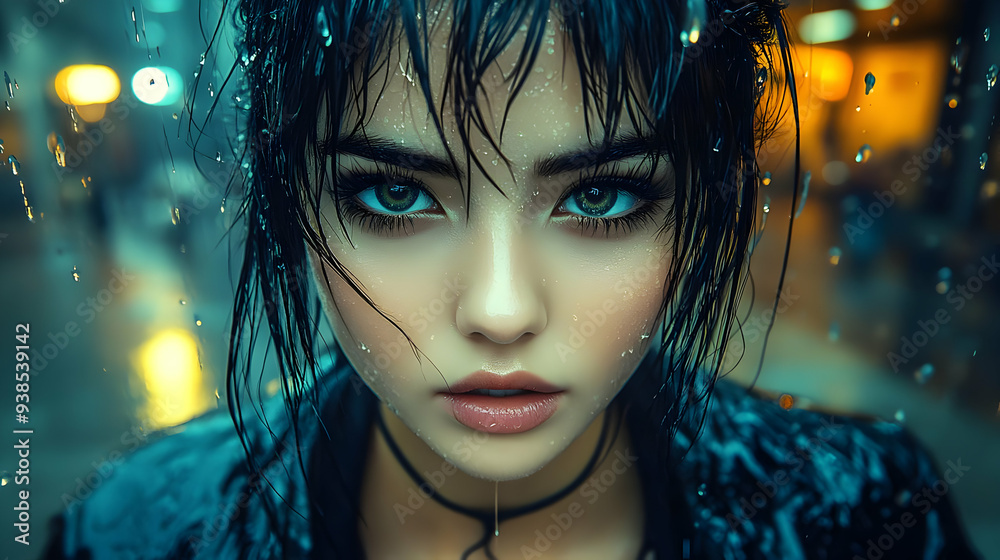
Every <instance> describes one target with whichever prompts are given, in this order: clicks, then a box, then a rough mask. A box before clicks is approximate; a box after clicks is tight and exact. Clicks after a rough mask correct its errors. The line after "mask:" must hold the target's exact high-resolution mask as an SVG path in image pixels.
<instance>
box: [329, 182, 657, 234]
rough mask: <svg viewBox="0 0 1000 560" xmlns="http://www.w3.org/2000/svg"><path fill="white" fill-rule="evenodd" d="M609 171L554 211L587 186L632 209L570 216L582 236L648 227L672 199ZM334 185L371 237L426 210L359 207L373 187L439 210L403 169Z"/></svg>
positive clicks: (350, 215) (349, 214)
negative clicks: (609, 191)
mask: <svg viewBox="0 0 1000 560" xmlns="http://www.w3.org/2000/svg"><path fill="white" fill-rule="evenodd" d="M611 171H612V174H607V175H600V176H595V177H587V178H584V179H582V180H581V181H580V182H578V183H577V184H576V185H575V186H574V187H573V188H571V189H570V190H569V191H568V192H567V193H566V194H565V195H564V196H563V197H562V198H561V199H560V200H559V203H558V204H557V205H556V208H557V209H558V208H561V207H562V206H563V205H564V204H565V203H566V201H567V200H569V198H570V197H571V196H572V195H573V194H574V193H577V192H579V191H581V190H583V189H585V188H587V187H591V186H599V187H602V188H614V189H615V190H616V191H618V192H625V193H628V194H629V195H631V196H634V197H635V198H636V206H635V207H634V208H633V209H631V210H630V211H629V212H628V213H627V214H624V215H620V216H613V217H610V218H597V217H593V216H581V215H579V214H572V217H573V219H574V220H575V221H576V222H577V226H576V227H577V228H579V229H581V230H583V231H584V232H591V236H593V235H596V234H597V232H598V231H599V230H600V229H601V228H603V229H604V236H605V237H610V236H611V231H612V229H614V231H616V232H617V231H618V230H619V229H622V230H624V231H625V232H626V233H627V232H630V231H632V230H633V229H635V228H637V227H642V226H645V225H648V223H649V222H650V221H651V218H652V216H653V215H654V214H655V213H656V212H657V211H658V210H659V208H660V202H662V201H664V200H669V199H671V198H672V196H673V191H672V185H668V184H658V183H655V182H651V181H649V180H648V178H647V177H648V174H647V173H644V172H641V171H639V170H629V171H627V172H625V173H622V174H614V173H613V172H614V171H615V170H614V169H612V170H611ZM338 182H339V191H340V192H339V193H338V196H337V198H338V199H339V200H338V201H337V205H338V206H339V207H340V211H341V213H342V214H343V216H345V217H346V218H347V219H348V220H349V221H352V222H356V223H357V224H358V225H359V226H361V227H364V228H367V229H368V230H369V231H370V232H371V233H373V234H375V235H392V234H393V233H394V232H395V231H397V230H400V229H403V228H404V227H405V225H406V223H409V224H410V226H411V227H412V226H413V218H415V217H421V216H424V215H426V214H425V213H426V212H427V210H421V211H417V212H412V213H409V214H398V215H392V214H384V213H381V212H373V211H371V210H369V209H368V208H367V206H366V205H364V204H363V203H360V202H359V201H358V200H357V197H358V195H359V194H361V193H362V192H364V191H366V190H368V189H370V188H372V187H374V186H378V185H379V184H382V183H386V182H391V183H393V184H395V185H403V186H409V187H414V188H417V189H419V190H420V191H421V192H423V193H426V194H427V196H429V197H430V198H431V200H432V201H433V202H434V206H433V207H432V208H429V209H428V210H435V209H439V208H440V205H439V204H438V202H437V201H436V200H434V197H433V196H431V195H430V190H429V189H428V188H427V186H426V185H425V184H424V183H423V182H422V181H420V180H419V179H417V178H416V177H415V176H414V175H413V174H412V173H411V172H409V171H407V170H405V169H388V170H386V171H384V172H378V173H372V172H369V171H363V170H359V169H352V170H350V171H346V172H343V173H341V174H340V175H339V177H338Z"/></svg>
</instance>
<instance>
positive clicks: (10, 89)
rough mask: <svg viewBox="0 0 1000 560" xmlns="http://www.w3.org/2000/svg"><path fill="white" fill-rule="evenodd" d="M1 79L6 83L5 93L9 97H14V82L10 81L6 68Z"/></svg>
mask: <svg viewBox="0 0 1000 560" xmlns="http://www.w3.org/2000/svg"><path fill="white" fill-rule="evenodd" d="M3 81H4V83H6V84H7V95H8V96H9V97H10V98H11V99H14V83H13V82H12V81H11V79H10V74H8V73H7V71H6V70H4V73H3Z"/></svg>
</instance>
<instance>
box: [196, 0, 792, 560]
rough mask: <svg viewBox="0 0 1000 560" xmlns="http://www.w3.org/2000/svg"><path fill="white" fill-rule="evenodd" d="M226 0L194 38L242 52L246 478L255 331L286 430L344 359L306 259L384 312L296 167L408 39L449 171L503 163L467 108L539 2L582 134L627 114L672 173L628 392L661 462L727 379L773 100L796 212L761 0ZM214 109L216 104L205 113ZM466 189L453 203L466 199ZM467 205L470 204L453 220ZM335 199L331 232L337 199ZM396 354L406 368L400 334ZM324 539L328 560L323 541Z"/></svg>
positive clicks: (778, 10) (776, 12)
mask: <svg viewBox="0 0 1000 560" xmlns="http://www.w3.org/2000/svg"><path fill="white" fill-rule="evenodd" d="M221 3H222V8H223V13H224V14H229V15H231V16H232V19H231V20H229V21H227V19H226V17H227V16H224V17H223V18H222V20H220V22H219V26H218V27H217V28H216V29H215V30H214V31H213V32H212V34H211V35H210V36H206V40H207V41H208V42H209V47H210V48H212V47H213V46H214V45H216V44H217V43H218V42H219V41H221V39H220V37H222V36H223V34H222V33H221V31H220V30H221V29H222V28H223V27H224V25H226V24H228V23H235V28H236V29H237V30H238V31H237V37H238V38H237V41H236V56H237V60H236V63H235V64H234V65H233V67H232V69H231V71H230V72H229V73H228V75H227V77H226V78H225V84H224V85H223V87H226V86H227V85H228V86H229V87H234V88H236V89H237V91H238V93H237V95H236V98H238V99H239V101H238V102H237V109H238V112H239V137H238V143H237V149H238V156H239V157H238V161H239V162H240V163H241V164H242V166H241V167H239V168H238V170H237V173H236V174H235V175H234V179H235V180H234V182H233V183H232V184H231V188H232V187H235V188H237V189H239V190H240V192H239V193H236V194H239V195H241V196H238V197H236V198H238V200H239V217H240V218H241V220H240V221H239V222H238V223H239V224H240V226H241V228H242V229H241V230H240V231H239V233H241V234H243V235H245V241H244V242H242V243H243V245H242V248H243V251H242V263H241V265H240V266H241V268H240V273H239V281H238V284H237V287H236V294H235V302H234V310H233V314H234V317H233V323H232V330H231V333H230V334H231V345H230V348H229V353H228V362H227V397H228V401H229V405H230V412H231V414H232V415H233V419H234V422H235V423H236V426H237V430H238V431H240V434H241V437H242V439H243V442H244V447H245V448H246V450H247V453H248V457H249V458H250V465H251V468H254V465H255V460H254V442H252V441H250V440H249V439H248V438H246V437H243V436H244V430H243V427H244V422H245V418H244V410H243V407H244V399H245V398H248V397H249V398H250V399H251V404H252V405H253V407H254V410H257V411H258V414H260V410H259V409H258V408H257V405H256V404H254V401H253V399H254V398H259V397H260V396H261V395H260V380H259V377H258V376H259V375H260V372H259V370H256V369H255V367H254V361H253V354H254V352H253V349H254V347H255V345H256V341H257V339H258V336H259V331H260V329H261V328H262V327H263V328H266V329H267V332H266V334H267V339H266V340H265V343H266V344H267V349H268V352H271V351H273V352H274V360H275V364H276V365H277V369H278V373H279V376H280V380H281V391H282V394H283V396H284V398H285V403H286V407H287V410H288V413H289V415H290V417H291V418H293V419H295V422H297V421H299V420H300V419H301V418H303V416H302V415H301V413H302V411H303V410H306V411H316V410H319V406H318V404H319V403H317V402H316V399H317V396H316V393H315V391H314V390H313V389H311V388H315V387H316V386H317V378H318V376H320V375H322V368H321V367H320V365H319V364H317V358H318V357H319V356H320V355H321V354H323V353H324V352H326V351H327V350H332V351H333V352H335V353H336V354H337V356H336V359H337V360H345V359H346V358H345V357H344V356H343V355H342V351H341V350H340V349H339V347H337V345H336V344H329V341H325V340H322V337H320V336H318V333H319V332H320V328H319V325H320V324H321V322H322V321H323V311H322V309H321V306H320V303H319V299H318V296H317V289H325V288H326V287H325V286H322V287H319V288H317V287H316V286H314V285H313V284H314V283H313V281H312V276H311V274H310V271H309V267H308V263H307V254H308V249H309V248H311V249H312V250H313V251H314V252H315V254H316V255H318V256H319V258H320V259H322V261H323V262H325V263H326V264H327V265H328V266H329V267H330V268H332V270H334V271H335V272H336V273H337V274H339V275H340V276H341V277H343V278H344V280H345V281H346V282H347V283H348V284H349V285H350V286H351V287H352V288H353V289H354V290H355V291H356V292H357V293H358V294H359V295H360V296H361V297H362V298H364V300H365V301H366V302H367V303H368V304H369V305H371V306H372V307H373V308H374V309H376V310H378V311H379V313H380V314H382V316H383V317H385V318H386V320H388V321H392V320H391V319H390V318H389V317H388V316H387V315H386V314H385V313H384V312H382V311H381V310H380V309H379V308H378V306H377V302H374V301H372V300H371V299H370V298H369V297H368V296H367V295H366V294H365V292H364V290H363V287H362V286H360V285H358V283H357V282H356V281H355V280H354V278H353V277H352V276H351V273H350V271H349V270H347V269H346V268H345V267H344V266H343V265H342V264H341V263H339V262H338V261H337V259H336V258H335V256H334V255H333V253H332V252H331V251H330V249H329V247H328V246H327V244H326V235H325V233H324V232H323V231H322V228H323V225H322V224H323V223H324V221H323V220H322V219H321V215H320V205H321V200H322V199H323V196H324V194H325V193H333V197H334V198H335V199H336V198H337V196H338V189H339V185H338V184H337V178H336V177H332V178H331V177H328V176H327V174H326V173H324V170H325V163H324V164H323V165H315V164H311V163H310V162H315V161H318V162H325V161H326V160H327V159H328V158H329V157H330V156H329V155H328V154H331V153H337V145H338V142H339V141H340V140H341V139H342V138H343V136H344V135H345V134H348V133H351V132H357V130H358V128H359V127H361V126H362V123H352V122H345V113H346V110H345V109H346V107H348V106H349V104H354V105H356V107H357V109H358V113H359V114H361V115H364V114H366V112H367V108H368V107H369V105H370V104H371V103H374V102H376V100H375V99H369V97H368V93H367V92H368V87H367V86H368V85H369V82H370V81H371V80H373V79H375V78H374V76H376V75H377V74H378V73H380V72H383V71H385V68H384V67H383V66H382V65H383V64H385V63H386V62H385V61H386V60H387V59H388V58H389V53H390V52H391V50H392V49H393V48H397V46H398V41H399V40H400V39H402V40H404V41H407V43H408V44H409V45H410V46H411V49H410V52H411V56H410V60H408V61H407V62H408V64H409V67H410V68H412V76H413V77H414V79H415V81H416V82H417V83H419V85H420V86H421V88H422V90H423V92H424V94H425V96H426V101H427V103H428V106H429V107H432V108H433V109H434V110H432V111H431V114H432V115H433V119H434V124H435V126H436V127H437V130H438V133H439V134H440V135H441V138H442V144H444V145H445V146H447V143H445V142H444V130H443V129H442V125H441V122H442V117H443V116H444V115H446V114H448V112H450V113H451V115H453V116H454V117H455V120H456V122H458V123H459V125H458V131H457V132H458V133H459V135H460V137H461V139H462V141H463V144H464V146H465V148H466V149H463V150H461V151H460V152H459V153H455V152H454V151H453V150H452V149H450V148H446V149H448V156H449V157H450V158H451V159H452V162H453V163H454V164H455V166H456V167H461V166H459V165H458V164H457V162H458V161H459V158H464V160H465V166H466V169H471V168H472V166H474V165H475V166H477V167H478V168H479V169H480V170H482V171H483V172H484V173H485V174H486V175H487V177H488V175H489V174H488V173H486V170H485V169H484V168H483V166H482V165H481V163H480V162H479V160H478V159H477V156H476V154H475V153H474V151H473V150H469V149H467V147H468V139H469V138H470V134H471V131H472V130H478V131H479V132H481V133H483V134H486V135H487V137H488V138H489V139H490V140H491V141H492V142H494V148H496V149H497V151H498V153H501V154H502V151H501V150H500V149H499V143H500V140H501V139H502V131H501V138H492V136H490V135H489V132H488V131H489V130H490V129H489V127H488V126H486V125H487V120H486V118H485V117H484V116H483V113H482V112H481V111H480V108H479V106H478V102H477V99H478V96H477V93H478V92H479V91H481V89H482V87H483V84H482V83H481V82H482V77H483V75H484V73H485V72H486V71H487V69H488V68H489V67H490V65H491V63H492V62H493V61H494V59H495V58H496V57H497V55H498V54H499V53H500V52H502V51H503V50H504V49H505V48H506V47H507V46H508V45H509V44H510V43H511V40H512V38H513V37H514V36H515V35H516V34H517V33H518V32H519V31H521V30H523V29H524V28H526V30H527V31H526V32H525V33H526V40H525V42H524V47H523V49H522V52H521V55H520V58H519V60H518V64H517V67H516V70H515V72H514V75H513V76H511V80H510V84H508V86H509V87H510V89H511V90H512V91H514V92H515V93H516V92H517V91H518V90H519V89H520V87H521V85H523V83H524V80H525V79H526V78H527V76H528V75H529V72H530V71H531V69H532V67H533V65H534V61H535V59H536V56H537V55H538V54H539V50H540V48H541V46H542V44H543V39H544V38H545V37H544V36H545V28H546V21H547V18H548V15H549V14H550V13H551V12H552V11H553V10H554V11H555V13H556V14H557V15H558V17H559V21H560V22H561V24H562V28H563V29H564V30H565V33H566V35H565V36H566V40H567V46H568V47H569V49H572V52H573V53H574V54H575V59H576V63H577V65H578V68H579V73H580V76H581V80H582V84H583V98H584V115H585V118H588V119H589V118H590V115H592V114H593V115H596V117H597V123H590V122H589V121H588V130H590V128H591V125H593V124H596V126H595V127H594V128H596V129H597V130H600V131H603V135H598V137H597V140H595V139H594V138H591V142H602V141H610V140H611V138H612V136H613V133H614V132H615V131H616V130H617V129H618V127H619V125H620V124H621V123H622V122H624V121H625V120H626V119H627V120H629V121H630V122H631V124H632V125H634V126H635V127H636V128H637V129H642V130H644V131H647V132H646V135H647V136H648V138H649V139H650V141H651V143H652V144H651V151H653V152H655V153H656V154H658V155H663V156H666V157H667V158H669V161H670V162H671V163H672V165H673V173H674V176H675V177H676V178H677V182H678V185H677V188H676V190H675V193H674V197H673V200H672V204H671V207H670V211H669V212H668V214H669V218H668V222H667V223H665V224H662V226H663V232H665V235H664V242H665V243H669V244H670V249H671V252H672V255H673V259H672V264H671V267H670V270H669V272H668V275H667V277H666V278H664V279H663V281H664V285H663V288H664V294H665V296H664V299H663V302H662V305H661V308H660V310H659V314H658V316H657V317H658V319H657V322H660V321H666V322H665V324H664V328H663V330H662V339H661V340H659V341H658V342H659V344H658V345H657V347H658V349H657V350H656V353H657V355H656V356H655V357H654V358H655V359H653V360H646V361H644V362H643V367H642V369H643V370H642V371H637V372H636V373H635V375H636V376H647V381H648V380H652V384H651V385H650V386H652V387H659V389H658V390H654V391H652V392H645V393H641V394H639V393H636V394H631V395H629V396H628V398H630V399H633V400H634V401H639V400H641V401H642V402H633V403H631V404H632V405H633V406H634V407H635V408H636V409H637V410H641V411H643V413H644V414H647V415H648V417H649V425H650V426H653V427H654V428H656V427H658V428H656V429H659V430H662V431H663V433H664V434H665V435H666V436H667V437H663V438H659V441H662V442H664V449H663V450H662V453H663V454H669V443H668V442H669V441H670V437H669V436H670V435H671V434H672V433H673V431H675V430H678V429H680V428H681V427H682V425H683V424H684V422H685V419H686V417H687V416H688V414H687V412H688V410H689V408H691V407H697V408H703V407H705V406H707V401H708V397H709V396H710V394H711V391H712V386H713V384H714V382H715V379H716V378H717V377H718V376H719V375H720V374H721V373H724V372H723V371H722V370H723V365H724V357H725V351H726V347H727V343H728V342H729V340H730V339H731V337H733V336H735V335H737V334H738V332H739V328H738V327H739V318H738V317H737V314H738V313H737V306H738V305H739V303H740V300H741V297H742V295H743V293H744V288H745V287H746V285H747V284H748V282H747V280H748V274H749V267H748V259H749V253H750V251H751V249H752V246H753V244H754V243H755V241H756V236H757V233H758V227H759V225H760V222H759V219H758V212H759V207H758V189H759V184H760V172H759V169H758V166H757V162H756V160H757V158H756V154H757V150H758V148H759V147H760V146H761V144H762V143H763V142H764V141H765V140H766V139H767V137H768V136H769V135H771V134H772V133H773V132H774V131H775V130H776V127H777V123H778V121H779V120H780V117H781V115H782V114H783V113H784V112H786V111H785V109H787V107H788V101H790V103H791V107H792V110H793V113H794V119H795V131H796V133H795V146H796V184H795V185H793V188H792V193H793V196H792V204H793V208H794V206H795V204H796V202H795V200H796V196H797V193H798V188H797V177H798V111H797V105H796V99H795V94H794V93H795V82H794V73H793V72H792V62H791V52H790V42H789V37H788V32H787V28H786V22H785V20H784V17H783V13H782V10H783V8H784V6H783V4H781V3H779V2H776V1H772V0H751V1H747V0H518V1H505V2H491V1H487V0H446V1H444V2H434V3H432V4H433V5H432V6H428V3H427V1H426V0H351V1H347V0H221ZM429 9H440V10H442V13H444V11H450V14H451V18H452V21H453V29H452V33H451V39H450V50H449V56H448V59H447V60H446V61H445V63H446V65H447V67H446V71H447V73H446V75H447V76H448V81H447V85H446V91H447V93H446V96H445V98H446V99H447V100H448V101H447V102H445V103H443V104H442V105H443V106H441V107H434V105H433V101H432V98H431V87H430V73H429V71H428V60H427V56H428V54H427V53H428V44H427V37H428V33H429V30H428V20H430V19H431V18H429V17H426V16H425V14H428V13H429V12H428V10H429ZM418 15H421V16H424V17H417V16H418ZM221 98H222V95H219V96H217V97H216V99H215V100H214V101H213V102H212V110H214V109H215V105H216V104H217V103H218V102H219V101H218V100H219V99H221ZM514 98H516V95H511V100H513V99H514ZM511 102H512V101H511ZM509 107H510V105H509V104H508V107H507V108H508V109H509ZM326 109H328V110H326ZM467 175H468V174H467ZM328 181H330V182H331V184H327V182H328ZM490 181H491V182H492V179H490ZM464 186H465V187H466V195H467V196H468V191H469V190H471V189H468V185H464ZM494 186H496V183H494ZM497 188H499V187H497ZM468 202H469V201H468V198H467V204H466V208H467V209H468V208H469V204H468ZM336 208H337V216H338V219H339V220H340V222H341V223H340V225H341V226H343V217H342V216H341V212H340V207H339V205H338V206H337V207H336ZM345 235H346V231H345ZM790 236H791V231H790V230H789V238H790ZM789 240H790V239H789ZM785 258H786V261H787V244H786V255H785ZM324 274H325V272H324ZM782 279H783V274H782ZM780 290H781V285H780V284H779V286H778V291H779V292H780ZM775 305H777V299H776V300H775ZM667 317H669V321H667V320H666V318H667ZM394 324H395V323H394ZM396 327H397V329H399V330H400V332H403V334H404V335H405V334H406V333H405V332H404V331H403V329H402V328H400V327H399V325H396ZM407 339H408V340H409V337H407ZM411 349H412V350H413V352H414V354H415V355H416V356H417V357H418V358H420V352H419V349H418V348H417V347H416V346H415V345H413V343H412V341H411ZM265 355H266V354H265ZM761 360H763V356H761ZM255 379H256V386H257V389H256V395H255V394H254V390H253V387H254V385H255ZM309 414H312V412H309ZM694 417H696V418H697V417H698V415H694ZM317 421H318V419H317ZM295 422H293V424H295ZM295 425H297V424H295ZM297 433H298V429H297V428H296V434H297ZM304 470H305V469H304ZM332 506H333V507H339V506H337V505H332ZM344 507H347V505H346V504H345V505H344ZM272 529H273V530H275V531H280V528H279V527H273V528H272ZM327 544H328V545H329V546H330V547H333V548H331V549H330V550H331V554H335V552H333V551H335V550H336V548H335V547H336V543H332V542H331V543H327ZM338 557H339V556H338Z"/></svg>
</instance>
